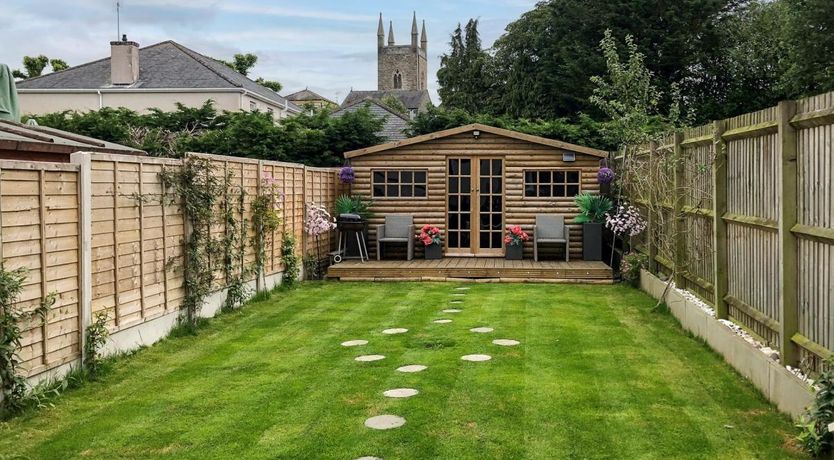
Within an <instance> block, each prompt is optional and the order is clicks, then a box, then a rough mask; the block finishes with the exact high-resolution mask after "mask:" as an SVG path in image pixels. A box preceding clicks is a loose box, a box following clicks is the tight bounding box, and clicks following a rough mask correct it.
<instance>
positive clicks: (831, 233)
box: [794, 92, 834, 367]
mask: <svg viewBox="0 0 834 460" xmlns="http://www.w3.org/2000/svg"><path fill="white" fill-rule="evenodd" d="M832 110H834V92H831V93H826V94H821V95H818V96H813V97H809V98H806V99H801V100H799V101H797V116H796V117H795V121H796V123H795V126H796V127H797V128H798V130H797V176H798V180H797V201H798V203H797V205H798V208H797V226H796V227H794V233H795V234H796V235H797V246H798V257H797V259H798V273H797V288H798V297H797V304H798V322H799V324H798V329H799V334H801V335H802V336H803V337H802V339H801V340H802V341H803V344H804V345H805V346H810V347H811V348H814V346H815V345H817V346H819V347H822V348H823V349H825V350H834V148H832V142H834V124H832V123H834V116H832ZM805 341H809V343H806V342H805ZM816 351H817V353H816V354H813V353H805V354H804V356H803V357H804V358H805V359H807V360H810V361H812V363H810V365H811V366H812V367H818V366H819V357H820V356H819V355H820V354H821V353H819V352H820V351H821V350H816Z"/></svg>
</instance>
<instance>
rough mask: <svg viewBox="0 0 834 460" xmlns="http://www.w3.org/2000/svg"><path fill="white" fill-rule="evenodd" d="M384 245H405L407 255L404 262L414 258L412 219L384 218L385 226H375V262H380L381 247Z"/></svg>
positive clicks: (408, 217)
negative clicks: (406, 246)
mask: <svg viewBox="0 0 834 460" xmlns="http://www.w3.org/2000/svg"><path fill="white" fill-rule="evenodd" d="M385 243H406V244H407V245H408V255H407V259H406V260H411V259H413V258H414V217H413V216H397V215H389V216H385V224H383V225H377V226H376V260H382V247H383V244H385Z"/></svg>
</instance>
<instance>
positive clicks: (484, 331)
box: [469, 327, 495, 334]
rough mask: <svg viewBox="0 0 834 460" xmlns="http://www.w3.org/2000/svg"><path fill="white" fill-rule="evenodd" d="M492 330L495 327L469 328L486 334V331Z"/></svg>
mask: <svg viewBox="0 0 834 460" xmlns="http://www.w3.org/2000/svg"><path fill="white" fill-rule="evenodd" d="M494 330H495V329H493V328H491V327H473V328H472V329H469V331H470V332H477V333H479V334H486V333H487V332H492V331H494Z"/></svg>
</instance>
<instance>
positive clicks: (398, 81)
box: [394, 70, 403, 89]
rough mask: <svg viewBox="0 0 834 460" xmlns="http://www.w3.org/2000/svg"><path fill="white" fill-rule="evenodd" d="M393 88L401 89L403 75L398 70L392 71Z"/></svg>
mask: <svg viewBox="0 0 834 460" xmlns="http://www.w3.org/2000/svg"><path fill="white" fill-rule="evenodd" d="M394 89H403V76H402V74H401V73H400V71H399V70H397V71H395V72H394Z"/></svg>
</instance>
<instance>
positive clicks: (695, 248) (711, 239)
mask: <svg viewBox="0 0 834 460" xmlns="http://www.w3.org/2000/svg"><path fill="white" fill-rule="evenodd" d="M681 137H682V139H681V140H680V144H679V149H678V151H680V153H681V157H682V161H683V171H682V172H681V175H680V176H679V177H680V183H679V184H677V185H676V187H675V188H676V189H677V190H675V191H674V192H673V193H677V194H682V196H683V197H684V199H683V207H682V209H679V210H678V209H675V210H674V212H675V213H682V214H683V220H684V222H685V224H684V228H685V229H686V230H687V231H686V232H685V235H684V238H685V240H684V241H683V244H682V245H681V246H679V248H680V250H679V251H677V252H682V253H683V254H679V253H676V254H674V256H677V257H678V259H677V263H678V266H679V270H678V271H683V272H684V275H683V279H684V280H685V282H684V283H683V284H682V285H681V283H679V287H685V288H686V289H689V290H691V291H693V292H694V293H695V294H697V295H698V296H700V297H701V298H703V299H705V300H706V301H708V302H712V303H713V304H715V302H716V298H715V294H716V291H718V293H719V294H718V295H720V296H721V298H720V299H718V300H719V301H720V303H721V305H716V307H719V308H718V309H719V314H721V308H723V305H724V303H725V302H726V304H727V306H728V309H729V316H730V317H731V318H732V319H733V320H735V321H736V322H738V323H739V324H741V325H742V326H744V327H746V328H747V329H748V330H749V331H751V332H753V333H755V334H757V335H758V336H760V337H761V338H762V339H764V340H765V341H766V342H767V343H769V344H770V345H771V346H774V347H778V348H779V349H780V350H781V351H782V352H783V355H782V356H783V358H784V359H785V360H787V363H788V364H792V365H797V364H798V361H797V357H796V354H795V353H794V352H793V350H792V348H793V347H794V346H795V345H798V346H799V347H800V353H799V356H800V357H801V358H802V360H803V364H804V365H805V366H807V368H808V369H810V370H819V368H820V363H821V360H822V359H823V358H825V357H828V356H831V355H832V351H834V147H832V141H834V92H832V93H826V94H821V95H818V96H813V97H809V98H805V99H801V100H798V101H796V102H795V103H794V102H792V101H788V102H785V103H782V104H780V105H779V106H778V107H771V108H767V109H764V110H760V111H758V112H752V113H748V114H743V115H739V116H737V117H733V118H730V119H727V120H721V121H718V122H715V123H712V124H709V125H705V126H701V127H697V128H690V129H687V130H684V132H683V133H682V136H681ZM794 137H795V139H794ZM663 143H665V141H663V142H661V144H663ZM794 144H795V145H794ZM642 149H643V150H648V149H649V147H648V146H643V147H642ZM719 149H720V150H719ZM639 150H640V149H638V151H639ZM652 151H653V152H654V154H657V155H661V156H662V155H668V153H667V152H665V151H664V150H663V148H662V146H661V147H656V148H654V149H653V150H652ZM794 151H795V152H796V155H795V156H796V158H795V163H796V172H795V173H794V170H793V169H794ZM639 158H645V155H641V156H639ZM638 162H639V161H638ZM650 163H651V162H650ZM710 164H711V165H712V166H711V167H707V165H710ZM638 166H639V165H638ZM642 166H643V169H646V171H645V172H643V171H642V170H640V171H641V172H640V173H641V174H658V172H657V171H654V172H653V171H652V167H651V165H642ZM634 169H639V168H634ZM634 169H632V170H634ZM725 176H726V177H725ZM657 180H663V177H662V173H661V175H660V176H657ZM681 189H683V190H681ZM626 193H627V195H628V196H630V197H631V198H632V199H633V200H635V201H638V202H639V201H640V200H646V199H647V197H646V196H645V195H644V194H641V193H639V190H626ZM671 194H672V193H664V194H660V195H661V197H654V198H652V197H648V199H652V200H654V202H655V203H656V204H659V206H657V205H656V206H654V208H655V209H657V208H660V209H663V210H664V211H662V212H661V214H665V212H666V211H665V210H667V209H669V208H670V207H669V206H668V205H667V203H666V202H665V197H666V196H669V195H671ZM783 200H784V201H785V202H784V203H783ZM643 203H644V206H643V209H644V210H645V209H647V207H646V206H645V204H646V203H647V202H646V201H643ZM715 210H719V214H720V215H718V216H715ZM794 211H795V213H794ZM794 214H795V216H794ZM647 217H648V218H649V220H650V221H660V222H653V223H654V225H653V227H654V232H655V233H653V234H652V235H653V236H654V238H668V237H669V231H670V230H669V229H668V228H665V227H664V225H663V224H665V222H667V221H668V220H669V217H668V216H664V215H661V216H659V217H657V216H647ZM658 224H661V225H660V227H661V228H658ZM716 227H718V228H716ZM717 232H718V233H717ZM654 238H648V239H649V241H647V242H646V243H645V244H643V245H641V246H639V247H640V249H641V250H643V251H646V252H649V253H650V251H651V250H652V249H653V245H652V244H651V242H650V240H651V239H654ZM716 248H718V249H720V250H721V251H722V252H721V253H717V252H716ZM658 256H659V257H658V258H657V259H658V261H659V262H661V263H663V264H665V265H666V266H667V267H669V265H670V262H671V261H670V260H669V259H670V255H669V254H667V253H665V252H664V251H663V250H662V248H661V250H660V253H659V254H658ZM716 261H718V265H716V263H717V262H716ZM724 261H726V263H724ZM681 264H682V265H681ZM654 268H655V269H658V268H660V269H662V267H654ZM723 286H726V294H727V295H726V297H724V296H723V290H724V289H725V288H724V287H723ZM782 331H785V333H784V334H782ZM781 335H785V337H781Z"/></svg>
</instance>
